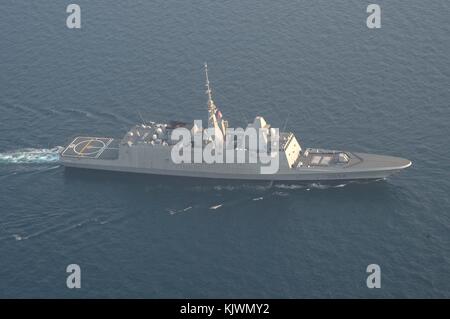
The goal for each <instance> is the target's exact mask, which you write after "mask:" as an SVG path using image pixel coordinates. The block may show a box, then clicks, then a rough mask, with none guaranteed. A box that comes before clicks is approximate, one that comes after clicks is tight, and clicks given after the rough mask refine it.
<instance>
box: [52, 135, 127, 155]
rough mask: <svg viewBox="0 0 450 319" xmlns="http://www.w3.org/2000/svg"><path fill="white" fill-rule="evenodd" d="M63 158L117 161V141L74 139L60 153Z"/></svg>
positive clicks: (93, 138)
mask: <svg viewBox="0 0 450 319" xmlns="http://www.w3.org/2000/svg"><path fill="white" fill-rule="evenodd" d="M61 156H63V157H73V158H91V159H109V160H113V159H117V158H118V157H119V141H118V140H115V139H113V138H106V137H82V136H79V137H77V138H75V139H74V140H73V141H72V142H71V143H70V144H69V145H68V146H67V147H66V148H65V150H64V151H63V152H62V153H61Z"/></svg>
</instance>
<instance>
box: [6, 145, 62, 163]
mask: <svg viewBox="0 0 450 319" xmlns="http://www.w3.org/2000/svg"><path fill="white" fill-rule="evenodd" d="M63 149H64V148H63V147H62V146H55V147H53V148H23V149H18V150H14V151H8V152H4V153H0V163H6V164H41V163H44V164H45V163H55V162H58V161H59V154H60V152H61V151H62V150H63Z"/></svg>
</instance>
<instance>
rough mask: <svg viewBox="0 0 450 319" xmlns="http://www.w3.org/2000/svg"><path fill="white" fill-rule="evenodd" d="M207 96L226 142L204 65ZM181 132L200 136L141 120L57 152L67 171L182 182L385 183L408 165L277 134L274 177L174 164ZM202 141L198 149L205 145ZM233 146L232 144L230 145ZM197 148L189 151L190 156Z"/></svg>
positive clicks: (248, 167)
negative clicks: (114, 134)
mask: <svg viewBox="0 0 450 319" xmlns="http://www.w3.org/2000/svg"><path fill="white" fill-rule="evenodd" d="M205 75H206V94H207V97H208V102H207V107H208V128H213V129H214V130H215V131H216V132H217V134H219V135H221V136H222V137H223V138H226V136H227V135H226V133H227V130H228V128H229V126H228V122H227V121H226V120H225V119H223V117H222V114H221V112H220V111H219V110H218V108H217V107H216V105H215V104H214V101H213V99H212V92H211V88H210V83H209V78H208V67H207V65H206V63H205ZM247 127H248V128H249V127H252V128H258V129H267V132H269V135H270V134H271V132H273V130H272V128H271V126H270V124H269V123H267V122H266V120H265V119H264V118H263V117H261V116H257V117H256V118H255V119H254V121H253V122H252V123H249V124H248V126H247ZM179 128H184V129H186V130H189V131H190V132H192V133H193V134H198V133H202V131H203V130H204V129H203V128H199V127H198V125H196V124H189V123H185V122H180V121H170V122H169V123H155V122H144V123H141V124H137V125H135V126H134V127H132V128H131V129H130V131H128V132H127V133H126V134H125V136H124V137H123V138H122V139H117V138H110V137H92V136H78V137H75V138H74V139H73V141H72V142H70V143H69V144H68V145H67V146H66V147H65V148H64V149H63V150H62V151H61V153H60V160H61V163H62V164H63V165H64V166H66V167H71V168H81V169H93V170H107V171H117V172H128V173H140V174H153V175H163V176H177V177H186V178H205V179H232V180H248V181H250V180H254V181H289V182H315V181H319V182H320V181H341V180H371V179H384V178H386V177H387V176H389V175H392V174H394V173H397V172H399V171H401V170H403V169H405V168H407V167H409V166H411V164H412V163H411V161H409V160H407V159H404V158H400V157H393V156H384V155H375V154H366V153H356V152H350V151H343V150H326V149H320V148H303V147H302V146H301V145H300V142H299V140H297V138H296V137H295V135H294V134H293V133H292V132H279V133H278V134H279V136H278V144H276V145H277V146H276V147H277V150H278V152H277V156H278V168H277V171H276V172H275V173H271V174H267V173H262V170H261V168H262V166H263V165H264V164H263V163H261V162H256V163H254V162H245V163H210V162H208V163H207V162H200V163H199V162H195V163H185V162H182V163H177V162H175V161H174V160H173V157H172V154H173V153H172V151H173V148H174V147H175V146H176V145H177V143H178V142H179V141H178V140H174V139H173V138H172V137H173V135H172V133H173V131H174V130H175V129H179ZM208 142H210V141H208V140H205V141H203V142H202V144H201V145H200V147H201V148H204V147H205V146H206V145H207V144H208ZM234 142H235V141H234ZM233 145H234V146H233V147H234V148H235V152H241V153H244V155H245V156H247V157H246V158H248V156H249V154H250V153H252V152H257V151H258V150H257V149H254V148H252V147H251V146H250V145H245V143H244V145H241V144H240V145H237V144H236V143H234V144H233ZM194 150H195V147H194V148H193V149H192V152H194Z"/></svg>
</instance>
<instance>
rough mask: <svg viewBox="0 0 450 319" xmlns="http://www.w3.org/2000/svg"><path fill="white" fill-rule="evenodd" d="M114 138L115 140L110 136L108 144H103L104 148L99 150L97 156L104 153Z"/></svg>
mask: <svg viewBox="0 0 450 319" xmlns="http://www.w3.org/2000/svg"><path fill="white" fill-rule="evenodd" d="M113 140H114V139H113V138H110V139H109V141H108V142H106V144H104V145H105V146H103V148H102V149H101V150H99V151H98V152H97V155H96V156H95V158H99V157H100V155H102V153H103V152H104V151H105V150H106V149H107V148H108V146H109V144H111V142H112V141H113Z"/></svg>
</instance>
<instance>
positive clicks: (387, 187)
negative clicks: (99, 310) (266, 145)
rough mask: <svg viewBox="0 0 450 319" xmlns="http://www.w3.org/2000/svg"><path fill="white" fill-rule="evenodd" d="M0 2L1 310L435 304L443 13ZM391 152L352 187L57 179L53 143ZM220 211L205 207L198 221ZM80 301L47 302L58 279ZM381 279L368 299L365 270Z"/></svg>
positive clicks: (444, 181) (356, 4) (440, 273)
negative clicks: (288, 144)
mask: <svg viewBox="0 0 450 319" xmlns="http://www.w3.org/2000/svg"><path fill="white" fill-rule="evenodd" d="M376 2H377V3H379V4H380V5H381V7H382V28H381V29H379V30H369V29H368V28H367V27H366V24H365V20H366V17H367V14H366V6H367V5H368V4H369V3H370V2H367V1H359V0H347V1H269V0H263V1H261V0H258V1H256V0H255V1H168V0H163V1H159V0H158V1H156V0H154V1H143V0H140V1H134V0H133V1H131V0H129V1H125V0H122V1H86V0H83V1H77V3H78V4H80V6H81V10H82V29H81V30H69V29H67V28H66V26H65V19H66V16H67V14H66V13H65V9H66V5H67V4H69V3H70V2H68V1H48V0H45V1H44V0H40V1H32V2H30V1H23V0H22V1H2V2H1V3H0V16H1V18H0V297H64V298H66V297H145V298H159V297H177V298H178V297H180V298H190V297H254V298H260V297H261V298H266V297H273V298H280V297H285V298H298V297H325V298H328V297H450V250H449V247H450V201H449V197H448V194H449V191H450V172H449V160H448V159H449V156H450V150H449V133H450V130H449V124H448V122H449V119H450V111H449V107H450V105H449V101H450V91H449V85H450V63H449V62H450V59H449V52H450V38H449V34H450V23H449V20H448V19H449V16H450V4H449V2H448V1H444V0H441V1H421V0H414V1H376ZM204 61H208V64H209V68H210V78H211V81H212V85H213V89H214V96H215V100H216V103H217V104H218V106H219V107H220V108H221V110H222V112H223V114H224V116H226V117H227V118H228V120H229V121H230V123H231V124H232V126H234V127H236V126H243V125H245V123H246V122H245V119H248V120H251V119H252V118H253V117H254V116H255V115H262V116H264V117H265V118H266V119H267V120H268V121H269V122H270V123H271V124H272V125H273V126H277V127H282V126H283V125H284V122H285V120H286V119H288V122H287V125H286V126H287V128H289V129H291V130H292V131H294V132H295V134H296V135H297V136H298V137H299V138H300V140H301V142H302V144H303V145H305V146H312V147H315V146H317V147H323V148H335V149H346V150H353V151H361V152H372V153H380V154H387V155H396V156H401V157H405V158H408V159H410V160H412V161H413V163H414V164H413V167H411V168H410V169H408V170H406V171H405V172H403V173H402V174H400V175H397V176H394V177H392V178H389V179H387V180H386V181H381V182H375V183H369V184H356V183H355V184H345V185H340V186H341V187H331V186H329V185H323V184H311V185H303V186H297V185H289V184H275V185H272V186H271V187H270V185H268V184H261V185H254V184H245V183H243V184H228V183H227V182H214V183H208V184H206V183H201V182H193V183H183V184H180V183H178V182H177V181H173V180H170V181H166V180H164V179H161V178H158V179H157V178H153V177H151V176H147V177H139V176H126V175H125V176H124V175H114V174H97V173H92V172H65V170H64V168H63V167H61V166H60V165H59V164H58V162H57V160H58V156H57V147H58V146H62V145H64V144H65V143H67V141H68V140H69V139H70V138H71V137H73V136H76V135H78V134H82V135H99V136H112V137H121V136H122V135H123V134H124V133H125V132H126V130H127V129H128V128H129V127H130V126H131V125H133V124H134V123H136V122H139V121H140V119H139V115H138V113H139V112H140V113H141V114H142V116H143V117H144V118H146V119H148V120H154V121H166V120H170V119H179V120H188V121H191V120H193V119H206V97H205V95H204V75H203V70H202V67H203V63H204ZM216 205H222V206H221V207H219V208H217V209H211V206H216ZM71 263H76V264H79V265H80V266H81V270H82V288H81V289H79V290H69V289H68V288H66V276H67V274H66V272H65V269H66V266H67V265H68V264H71ZM372 263H376V264H379V265H380V267H381V272H382V287H381V289H372V290H370V289H368V288H367V287H366V276H367V274H366V267H367V265H369V264H372Z"/></svg>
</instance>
